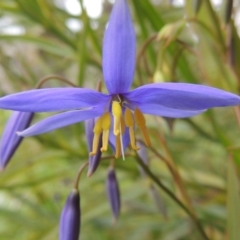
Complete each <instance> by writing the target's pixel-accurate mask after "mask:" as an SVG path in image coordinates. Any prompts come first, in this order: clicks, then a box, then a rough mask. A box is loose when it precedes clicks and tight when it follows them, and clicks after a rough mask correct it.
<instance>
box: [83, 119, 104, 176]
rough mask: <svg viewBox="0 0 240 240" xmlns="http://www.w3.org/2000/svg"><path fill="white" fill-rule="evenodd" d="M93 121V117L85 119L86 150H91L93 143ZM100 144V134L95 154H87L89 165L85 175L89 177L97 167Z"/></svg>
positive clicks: (99, 158)
mask: <svg viewBox="0 0 240 240" xmlns="http://www.w3.org/2000/svg"><path fill="white" fill-rule="evenodd" d="M94 124H95V121H94V119H89V120H87V121H85V132H86V137H87V145H88V151H89V152H91V150H92V143H93V135H94V134H93V128H94ZM101 146H102V136H100V141H99V144H98V151H97V153H96V155H94V156H89V165H88V173H87V176H88V177H90V176H91V175H92V174H93V173H94V172H95V171H96V169H97V167H98V165H99V163H100V160H101V156H102V152H101V151H100V148H101Z"/></svg>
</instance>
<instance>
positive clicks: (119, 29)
mask: <svg viewBox="0 0 240 240" xmlns="http://www.w3.org/2000/svg"><path fill="white" fill-rule="evenodd" d="M135 42H136V41H135V33H134V28H133V23H132V19H131V15H130V11H129V8H128V5H127V1H126V0H116V1H115V4H114V7H113V10H112V13H111V16H110V19H109V22H108V26H107V29H106V31H105V35H104V42H103V76H104V80H105V83H106V86H107V89H108V91H109V93H111V94H115V93H123V92H127V90H128V89H129V87H130V86H131V84H132V80H133V77H134V69H135V58H136V46H135Z"/></svg>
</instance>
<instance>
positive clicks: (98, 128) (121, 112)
mask: <svg viewBox="0 0 240 240" xmlns="http://www.w3.org/2000/svg"><path fill="white" fill-rule="evenodd" d="M111 113H112V116H113V134H114V135H115V137H116V142H115V157H116V158H119V157H120V156H121V153H122V155H123V154H124V152H123V140H122V137H123V134H124V133H125V128H126V127H127V128H128V129H129V137H130V144H131V147H132V149H134V150H139V149H140V148H139V147H138V146H136V139H135V124H136V125H137V126H138V127H139V128H140V130H141V132H142V134H143V138H144V141H145V144H146V145H147V146H151V141H150V138H149V135H148V131H147V128H146V121H145V118H144V116H143V113H142V112H141V111H140V110H139V109H138V108H137V107H136V108H135V109H134V111H132V110H131V109H130V108H128V107H126V106H124V101H122V100H121V99H119V101H116V100H113V101H112V106H111ZM110 128H111V114H110V112H109V111H108V112H105V113H104V114H103V115H102V116H100V117H99V118H98V119H97V121H96V123H95V126H94V129H93V132H94V138H93V145H92V152H90V155H91V156H93V155H95V154H96V153H97V151H99V149H98V145H99V141H100V137H101V134H102V147H101V149H100V150H101V151H102V152H105V151H107V148H108V140H109V131H110ZM123 156H124V155H123Z"/></svg>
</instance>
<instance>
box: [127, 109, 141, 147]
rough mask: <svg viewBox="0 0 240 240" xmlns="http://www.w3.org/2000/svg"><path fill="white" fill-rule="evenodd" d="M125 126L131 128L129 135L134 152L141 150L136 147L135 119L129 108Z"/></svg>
mask: <svg viewBox="0 0 240 240" xmlns="http://www.w3.org/2000/svg"><path fill="white" fill-rule="evenodd" d="M125 124H126V126H127V127H129V135H130V143H131V147H132V149H134V150H139V149H140V148H139V147H137V146H136V143H135V142H136V141H135V134H134V119H133V115H132V112H131V110H130V109H129V108H126V110H125Z"/></svg>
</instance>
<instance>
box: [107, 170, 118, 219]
mask: <svg viewBox="0 0 240 240" xmlns="http://www.w3.org/2000/svg"><path fill="white" fill-rule="evenodd" d="M106 190H107V195H108V200H109V203H110V206H111V210H112V213H113V217H114V222H116V221H117V218H118V216H119V213H120V206H121V204H120V191H119V187H118V182H117V177H116V174H115V171H114V169H113V168H112V167H111V168H110V169H109V171H108V175H107V182H106Z"/></svg>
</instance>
